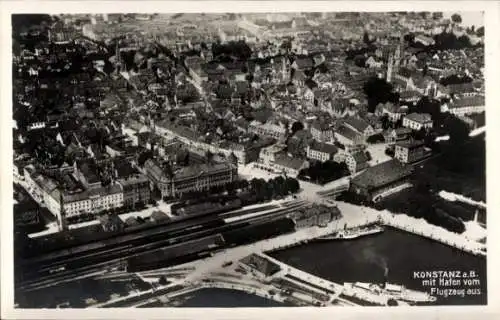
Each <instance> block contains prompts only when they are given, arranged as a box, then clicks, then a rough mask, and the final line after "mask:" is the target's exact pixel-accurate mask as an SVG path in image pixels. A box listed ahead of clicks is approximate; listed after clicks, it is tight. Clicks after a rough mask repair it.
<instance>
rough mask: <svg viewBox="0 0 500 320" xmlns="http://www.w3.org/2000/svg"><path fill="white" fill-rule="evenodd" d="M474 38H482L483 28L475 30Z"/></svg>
mask: <svg viewBox="0 0 500 320" xmlns="http://www.w3.org/2000/svg"><path fill="white" fill-rule="evenodd" d="M476 36H478V37H484V27H482V26H481V27H479V28H477V30H476Z"/></svg>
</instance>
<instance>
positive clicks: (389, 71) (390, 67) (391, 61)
mask: <svg viewBox="0 0 500 320" xmlns="http://www.w3.org/2000/svg"><path fill="white" fill-rule="evenodd" d="M393 68H394V58H393V57H392V53H391V54H390V55H389V61H388V62H387V76H386V81H387V82H389V83H391V81H392V73H393Z"/></svg>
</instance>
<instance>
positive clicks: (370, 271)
mask: <svg viewBox="0 0 500 320" xmlns="http://www.w3.org/2000/svg"><path fill="white" fill-rule="evenodd" d="M270 255H271V256H273V257H274V258H276V259H278V260H280V261H283V262H285V263H287V264H290V265H291V266H293V267H296V268H298V269H301V270H304V271H306V272H309V273H312V274H314V275H316V276H320V277H323V278H326V279H328V280H331V281H334V282H338V283H343V282H355V281H361V282H376V283H378V282H383V281H384V271H385V268H386V267H387V268H388V281H389V282H390V283H395V284H402V285H404V286H406V287H407V288H410V289H417V290H422V291H427V292H429V290H430V287H424V286H423V285H422V280H421V279H415V278H414V274H413V273H414V271H439V270H443V271H452V270H459V271H461V272H469V271H474V273H475V274H477V275H478V277H477V279H479V281H480V285H471V286H467V287H464V286H463V285H458V286H451V287H447V288H451V289H453V288H455V289H463V288H466V289H467V288H470V289H471V292H470V294H468V295H466V296H465V297H459V296H449V297H447V298H444V297H441V298H440V297H438V301H437V303H438V304H443V305H462V304H463V305H470V304H486V303H487V299H486V296H487V295H486V289H487V285H486V259H485V258H481V257H476V256H473V255H470V254H467V253H464V252H462V251H459V250H456V249H454V248H451V247H448V246H445V245H443V244H440V243H438V242H435V241H432V240H429V239H425V238H422V237H419V236H416V235H413V234H409V233H406V232H402V231H399V230H396V229H392V228H391V229H386V230H385V231H384V232H383V233H381V234H378V235H373V236H367V237H362V238H358V239H355V240H349V241H328V242H314V243H309V244H307V245H302V246H297V247H293V248H289V249H286V250H282V251H278V252H273V253H271V254H270ZM439 288H440V289H441V288H443V287H439ZM472 289H479V290H480V294H478V295H476V294H473V293H472V291H474V292H476V293H478V292H477V290H472Z"/></svg>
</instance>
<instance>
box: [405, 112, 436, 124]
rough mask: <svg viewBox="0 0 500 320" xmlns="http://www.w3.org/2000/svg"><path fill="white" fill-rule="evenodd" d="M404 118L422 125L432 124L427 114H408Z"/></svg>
mask: <svg viewBox="0 0 500 320" xmlns="http://www.w3.org/2000/svg"><path fill="white" fill-rule="evenodd" d="M405 118H407V119H409V120H412V121H415V122H418V123H422V124H423V123H427V122H432V117H431V115H430V114H428V113H410V114H409V115H407V116H405Z"/></svg>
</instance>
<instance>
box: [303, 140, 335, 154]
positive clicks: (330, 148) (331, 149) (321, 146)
mask: <svg viewBox="0 0 500 320" xmlns="http://www.w3.org/2000/svg"><path fill="white" fill-rule="evenodd" d="M309 148H310V149H312V150H315V151H320V152H323V153H328V154H336V153H337V151H338V148H337V147H336V146H335V145H333V144H329V143H323V142H317V141H313V142H312V143H311V144H310V145H309Z"/></svg>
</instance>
